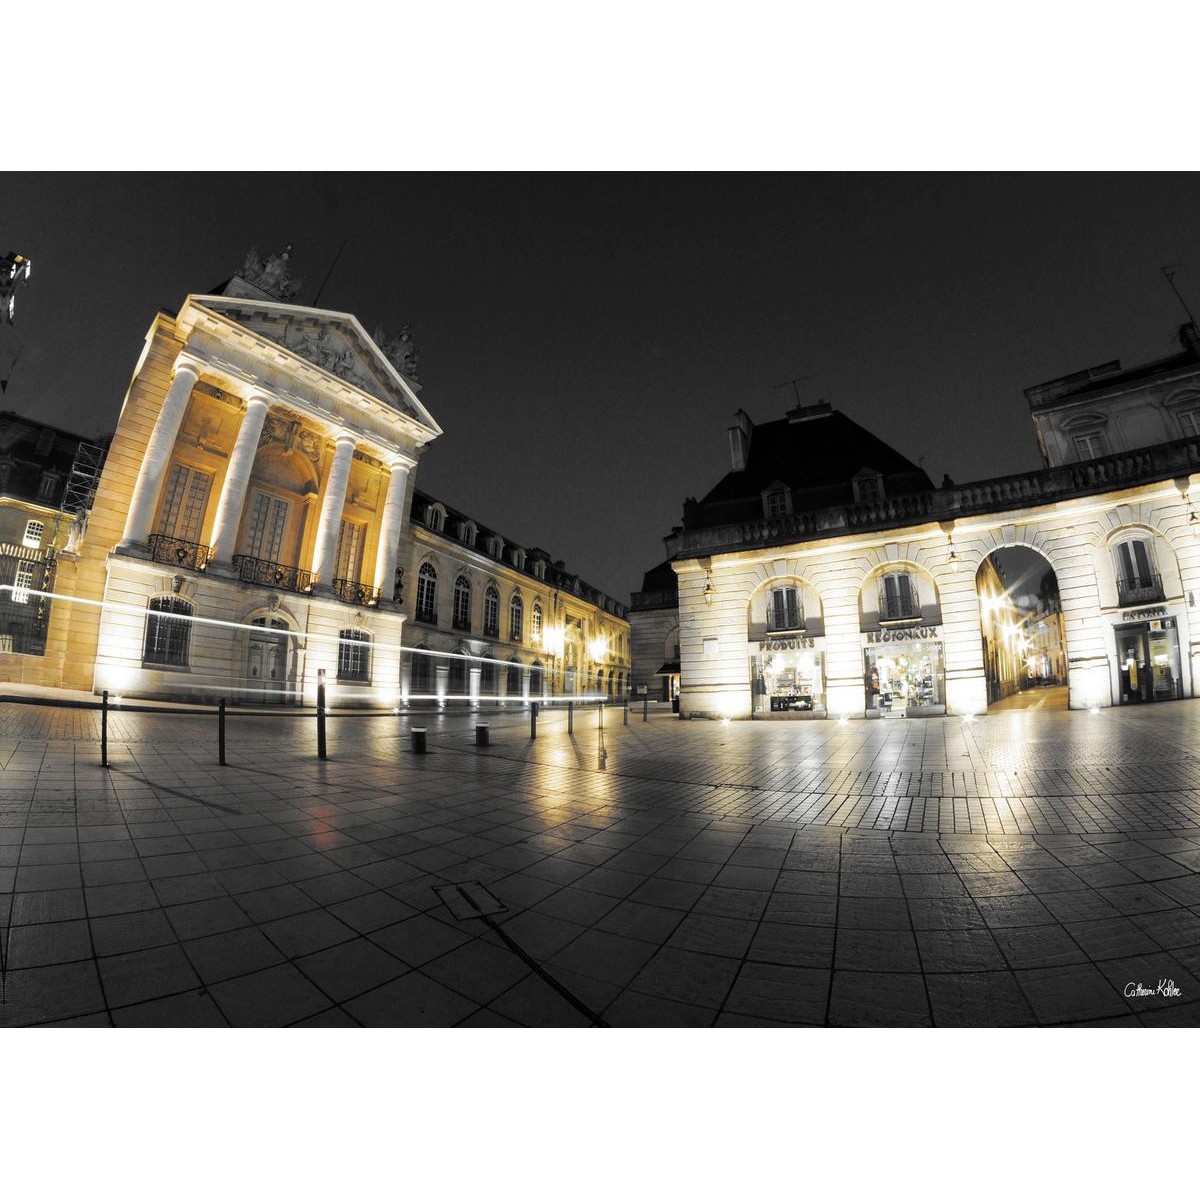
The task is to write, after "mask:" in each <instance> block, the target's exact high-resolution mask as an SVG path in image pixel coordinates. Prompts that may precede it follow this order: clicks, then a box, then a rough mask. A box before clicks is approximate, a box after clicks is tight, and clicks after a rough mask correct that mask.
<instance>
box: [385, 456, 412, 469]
mask: <svg viewBox="0 0 1200 1200" xmlns="http://www.w3.org/2000/svg"><path fill="white" fill-rule="evenodd" d="M384 462H385V464H386V465H387V468H388V470H389V471H398V470H401V469H403V470H405V471H411V470H412V469H413V467H415V466H416V465H417V460H416V459H415V458H413V457H412V456H411V455H408V454H401V453H400V452H399V451H397V452H395V453H393V454H389V455H388V456H387V457H386V458H385V459H384Z"/></svg>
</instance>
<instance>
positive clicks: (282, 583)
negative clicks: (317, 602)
mask: <svg viewBox="0 0 1200 1200" xmlns="http://www.w3.org/2000/svg"><path fill="white" fill-rule="evenodd" d="M233 569H234V570H235V571H236V572H237V573H238V578H239V579H240V580H241V581H242V582H243V583H261V584H264V585H266V586H267V587H276V588H282V589H283V590H284V591H286V592H311V591H312V584H313V577H312V572H311V571H302V570H301V569H300V568H299V567H289V566H287V565H286V564H285V563H277V562H268V561H267V560H266V559H265V558H251V557H250V555H248V554H235V555H234V556H233Z"/></svg>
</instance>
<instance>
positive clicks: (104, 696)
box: [100, 692, 108, 767]
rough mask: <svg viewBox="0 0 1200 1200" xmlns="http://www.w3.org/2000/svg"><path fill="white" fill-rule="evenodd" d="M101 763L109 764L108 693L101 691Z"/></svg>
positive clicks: (102, 764)
mask: <svg viewBox="0 0 1200 1200" xmlns="http://www.w3.org/2000/svg"><path fill="white" fill-rule="evenodd" d="M100 765H101V766H102V767H107V766H108V693H107V692H101V693H100Z"/></svg>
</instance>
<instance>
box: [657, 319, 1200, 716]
mask: <svg viewBox="0 0 1200 1200" xmlns="http://www.w3.org/2000/svg"><path fill="white" fill-rule="evenodd" d="M1181 343H1182V353H1181V354H1180V355H1177V356H1175V357H1173V358H1171V359H1169V360H1164V361H1163V362H1161V363H1158V364H1147V365H1143V366H1139V367H1137V368H1134V369H1133V370H1130V371H1122V370H1121V368H1120V364H1119V363H1115V364H1113V363H1110V364H1105V367H1104V368H1096V369H1093V370H1092V371H1091V372H1081V373H1078V374H1076V375H1074V376H1068V377H1066V378H1065V379H1063V380H1058V381H1053V382H1052V383H1050V384H1045V385H1040V386H1039V387H1038V388H1034V389H1030V390H1029V392H1028V393H1027V396H1028V398H1029V401H1030V405H1031V409H1032V411H1033V415H1034V417H1035V420H1036V422H1037V426H1038V431H1039V441H1040V443H1041V445H1042V446H1043V449H1044V452H1045V458H1046V461H1047V466H1046V467H1045V468H1044V469H1043V470H1039V471H1033V472H1028V473H1025V474H1020V475H1011V476H1005V477H1002V478H997V479H991V480H984V481H980V482H976V483H971V484H966V485H963V486H955V485H954V484H953V483H952V482H951V481H950V480H948V479H947V480H946V481H944V483H943V485H942V486H941V487H940V488H935V487H932V486H930V485H928V484H927V485H926V486H923V487H922V486H914V484H916V483H917V482H918V481H916V480H915V478H914V477H913V476H912V475H911V473H907V474H906V473H905V472H904V467H903V463H900V462H896V461H893V462H892V464H891V470H892V471H893V472H898V473H899V474H900V479H901V483H902V486H901V487H900V488H897V489H896V490H895V491H893V490H892V489H891V488H890V487H889V471H888V469H883V470H881V469H879V467H880V464H879V463H878V462H875V461H873V459H874V458H876V457H878V451H877V450H875V448H874V447H872V446H871V445H870V443H869V442H868V441H866V440H863V439H857V441H856V438H855V436H854V435H852V434H850V435H849V436H848V434H847V429H846V427H845V426H842V427H841V428H836V427H835V423H834V422H833V421H832V417H834V416H836V415H837V414H833V413H832V412H831V410H829V408H828V406H823V405H818V406H810V407H809V408H807V409H796V410H793V412H792V413H789V414H788V417H787V418H786V423H785V422H773V423H771V425H770V426H763V427H761V429H760V430H754V429H753V427H750V429H749V430H747V428H746V427H747V426H748V425H749V421H748V418H745V414H739V419H738V424H737V425H735V427H734V429H732V430H731V449H732V467H733V469H732V470H731V472H730V474H729V475H728V476H726V478H725V479H724V480H722V482H721V484H719V485H718V487H717V488H716V489H714V490H713V492H712V493H710V494H709V496H706V497H705V499H704V500H702V501H699V502H697V501H689V502H688V504H687V505H685V515H684V522H683V524H682V526H680V527H677V528H676V530H675V531H673V533H672V535H671V536H670V537H669V538H668V539H667V547H668V550H669V552H670V554H671V556H672V561H673V566H674V569H675V572H676V574H677V577H678V584H679V624H680V633H679V641H680V651H681V668H682V687H681V714H682V715H683V716H708V717H749V716H756V715H765V714H767V713H769V712H771V711H777V710H793V711H797V712H799V713H801V714H804V715H815V716H826V715H827V716H834V717H864V716H865V717H872V716H896V715H905V716H910V717H911V716H922V715H940V714H961V715H973V714H977V713H982V712H983V711H985V710H986V708H987V706H988V703H989V701H990V700H993V699H995V698H998V695H999V694H1000V693H1003V692H1004V691H1005V690H1009V689H1007V687H1006V686H1001V687H1000V688H997V687H995V686H994V680H993V687H992V688H991V689H990V694H989V676H990V675H992V676H994V663H993V664H992V668H993V669H992V671H991V672H989V663H988V661H986V660H985V655H987V654H988V653H989V649H988V642H989V637H990V638H991V639H992V640H993V641H994V640H995V638H996V637H997V636H998V631H999V630H1000V629H1001V627H1002V626H1003V624H1004V622H1003V621H1001V620H1000V619H998V614H1003V613H1004V612H1006V611H1008V610H1009V608H1010V607H1011V605H1010V599H1009V597H1008V596H1006V595H1005V594H1004V593H1003V591H1002V590H1001V589H999V588H998V587H997V577H996V573H995V570H994V568H993V567H991V566H990V562H991V559H990V556H992V555H993V554H994V553H995V552H996V551H1001V550H1005V549H1011V548H1014V547H1023V548H1025V549H1026V550H1027V551H1029V552H1032V555H1034V556H1036V559H1035V561H1037V562H1038V563H1040V564H1042V566H1043V568H1044V569H1047V570H1049V571H1052V572H1053V575H1054V577H1055V580H1056V582H1057V592H1058V600H1057V606H1056V608H1055V609H1054V611H1053V612H1049V611H1042V612H1041V613H1040V614H1037V615H1038V617H1039V620H1038V622H1036V624H1038V625H1040V627H1041V629H1042V631H1043V633H1044V632H1045V630H1046V629H1047V628H1048V627H1051V626H1054V627H1056V628H1059V629H1061V635H1060V636H1061V641H1062V647H1061V660H1062V661H1061V663H1059V662H1058V660H1054V662H1055V665H1054V666H1053V667H1052V668H1051V667H1050V666H1048V665H1047V664H1048V663H1050V662H1051V660H1052V658H1053V656H1054V653H1055V651H1054V649H1053V646H1049V647H1039V646H1038V645H1036V638H1033V637H1031V638H1030V639H1028V642H1027V643H1023V644H1022V653H1025V652H1027V653H1028V654H1029V656H1030V657H1029V662H1030V668H1029V669H1030V672H1031V673H1032V672H1033V671H1034V669H1035V668H1034V659H1035V658H1036V660H1037V664H1038V665H1037V670H1039V671H1041V672H1042V673H1043V674H1045V673H1050V672H1051V670H1052V671H1053V673H1054V674H1058V672H1059V671H1060V670H1061V671H1065V674H1066V684H1067V687H1068V696H1069V704H1070V706H1071V707H1072V708H1103V707H1107V706H1109V705H1116V704H1129V703H1142V702H1147V701H1161V700H1170V699H1179V698H1183V697H1190V696H1195V695H1197V694H1198V692H1197V689H1198V688H1200V610H1198V608H1197V604H1198V602H1200V538H1198V537H1197V531H1200V517H1198V514H1197V511H1196V504H1197V503H1200V496H1198V495H1197V491H1198V488H1200V479H1198V474H1200V436H1197V435H1198V434H1200V341H1198V340H1197V339H1196V336H1195V330H1194V329H1192V328H1191V327H1185V329H1184V330H1183V331H1181ZM851 424H852V423H851ZM856 428H857V427H856ZM1064 431H1065V432H1064ZM1097 431H1102V436H1101V435H1100V434H1098V433H1097ZM762 433H765V434H767V435H768V436H769V437H770V438H771V440H772V441H773V442H775V443H776V444H775V445H773V446H771V447H769V448H766V449H764V450H763V451H762V452H761V457H762V459H763V460H764V461H765V463H767V464H771V465H770V467H769V469H768V467H767V466H765V465H763V463H760V465H759V467H758V468H756V467H755V453H756V446H755V441H756V440H757V439H759V438H760V434H762ZM1147 437H1153V438H1157V439H1158V440H1157V441H1153V442H1149V443H1148V442H1146V441H1144V440H1143V439H1144V438H1147ZM825 438H827V439H828V440H829V446H830V447H831V449H830V450H829V451H828V452H826V451H825V450H824V448H823V441H822V439H825ZM789 439H791V440H793V441H794V442H795V446H796V447H800V446H804V447H805V448H806V450H807V453H806V454H805V455H804V462H806V463H812V462H814V461H815V462H818V463H820V462H821V461H823V459H824V458H825V457H827V454H834V453H837V454H839V455H840V456H841V458H840V460H839V462H838V463H837V464H836V465H835V466H834V467H833V468H831V469H832V470H835V471H837V472H838V473H839V474H840V476H841V484H840V485H838V486H841V488H842V490H841V493H840V494H839V493H838V488H837V486H835V484H836V481H835V480H833V479H830V480H828V481H826V483H827V486H826V487H825V490H824V491H823V492H822V493H821V496H820V500H821V501H823V502H818V503H807V502H806V498H805V495H804V493H803V491H802V490H797V489H796V488H794V487H791V486H789V481H788V480H787V479H786V478H774V477H773V476H775V475H776V473H777V472H782V471H784V470H786V468H785V467H781V466H778V464H779V463H782V462H786V460H787V458H788V454H787V453H783V452H781V450H780V446H779V444H778V443H780V442H784V443H786V442H788V440H789ZM760 445H761V442H760ZM833 447H836V450H834V449H832V448H833ZM864 481H868V487H867V494H864V493H863V490H862V487H861V484H862V483H863V482H864ZM1038 573H1039V574H1041V573H1042V570H1041V569H1040V570H1039V572H1038ZM634 618H635V621H636V620H637V613H636V612H635V613H634ZM1009 628H1011V626H1009ZM1005 653H1007V654H1009V655H1010V656H1011V654H1012V653H1013V651H1012V648H1011V647H1007V648H1006V649H1005ZM1008 669H1010V668H1006V670H1008ZM1001 682H1002V684H1003V682H1004V681H1003V680H1002V681H1001Z"/></svg>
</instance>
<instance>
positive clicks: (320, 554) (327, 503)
mask: <svg viewBox="0 0 1200 1200" xmlns="http://www.w3.org/2000/svg"><path fill="white" fill-rule="evenodd" d="M354 442H355V438H354V434H352V433H347V432H345V431H344V430H343V431H342V432H341V433H339V434H338V435H337V449H336V450H335V451H334V453H333V463H332V464H331V465H330V468H329V482H328V483H327V484H326V485H325V500H324V502H323V503H322V504H321V519H320V524H319V525H318V526H317V543H316V545H315V546H314V547H313V565H312V569H313V574H314V575H315V576H316V577H317V578H316V582H317V583H320V584H323V585H324V586H325V587H329V586H330V585H331V584H332V583H333V569H334V564H335V560H336V557H337V544H338V533H339V532H340V530H341V525H342V509H343V508H344V507H345V504H346V488H347V486H348V485H349V483H350V460H351V459H352V458H353V457H354Z"/></svg>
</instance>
